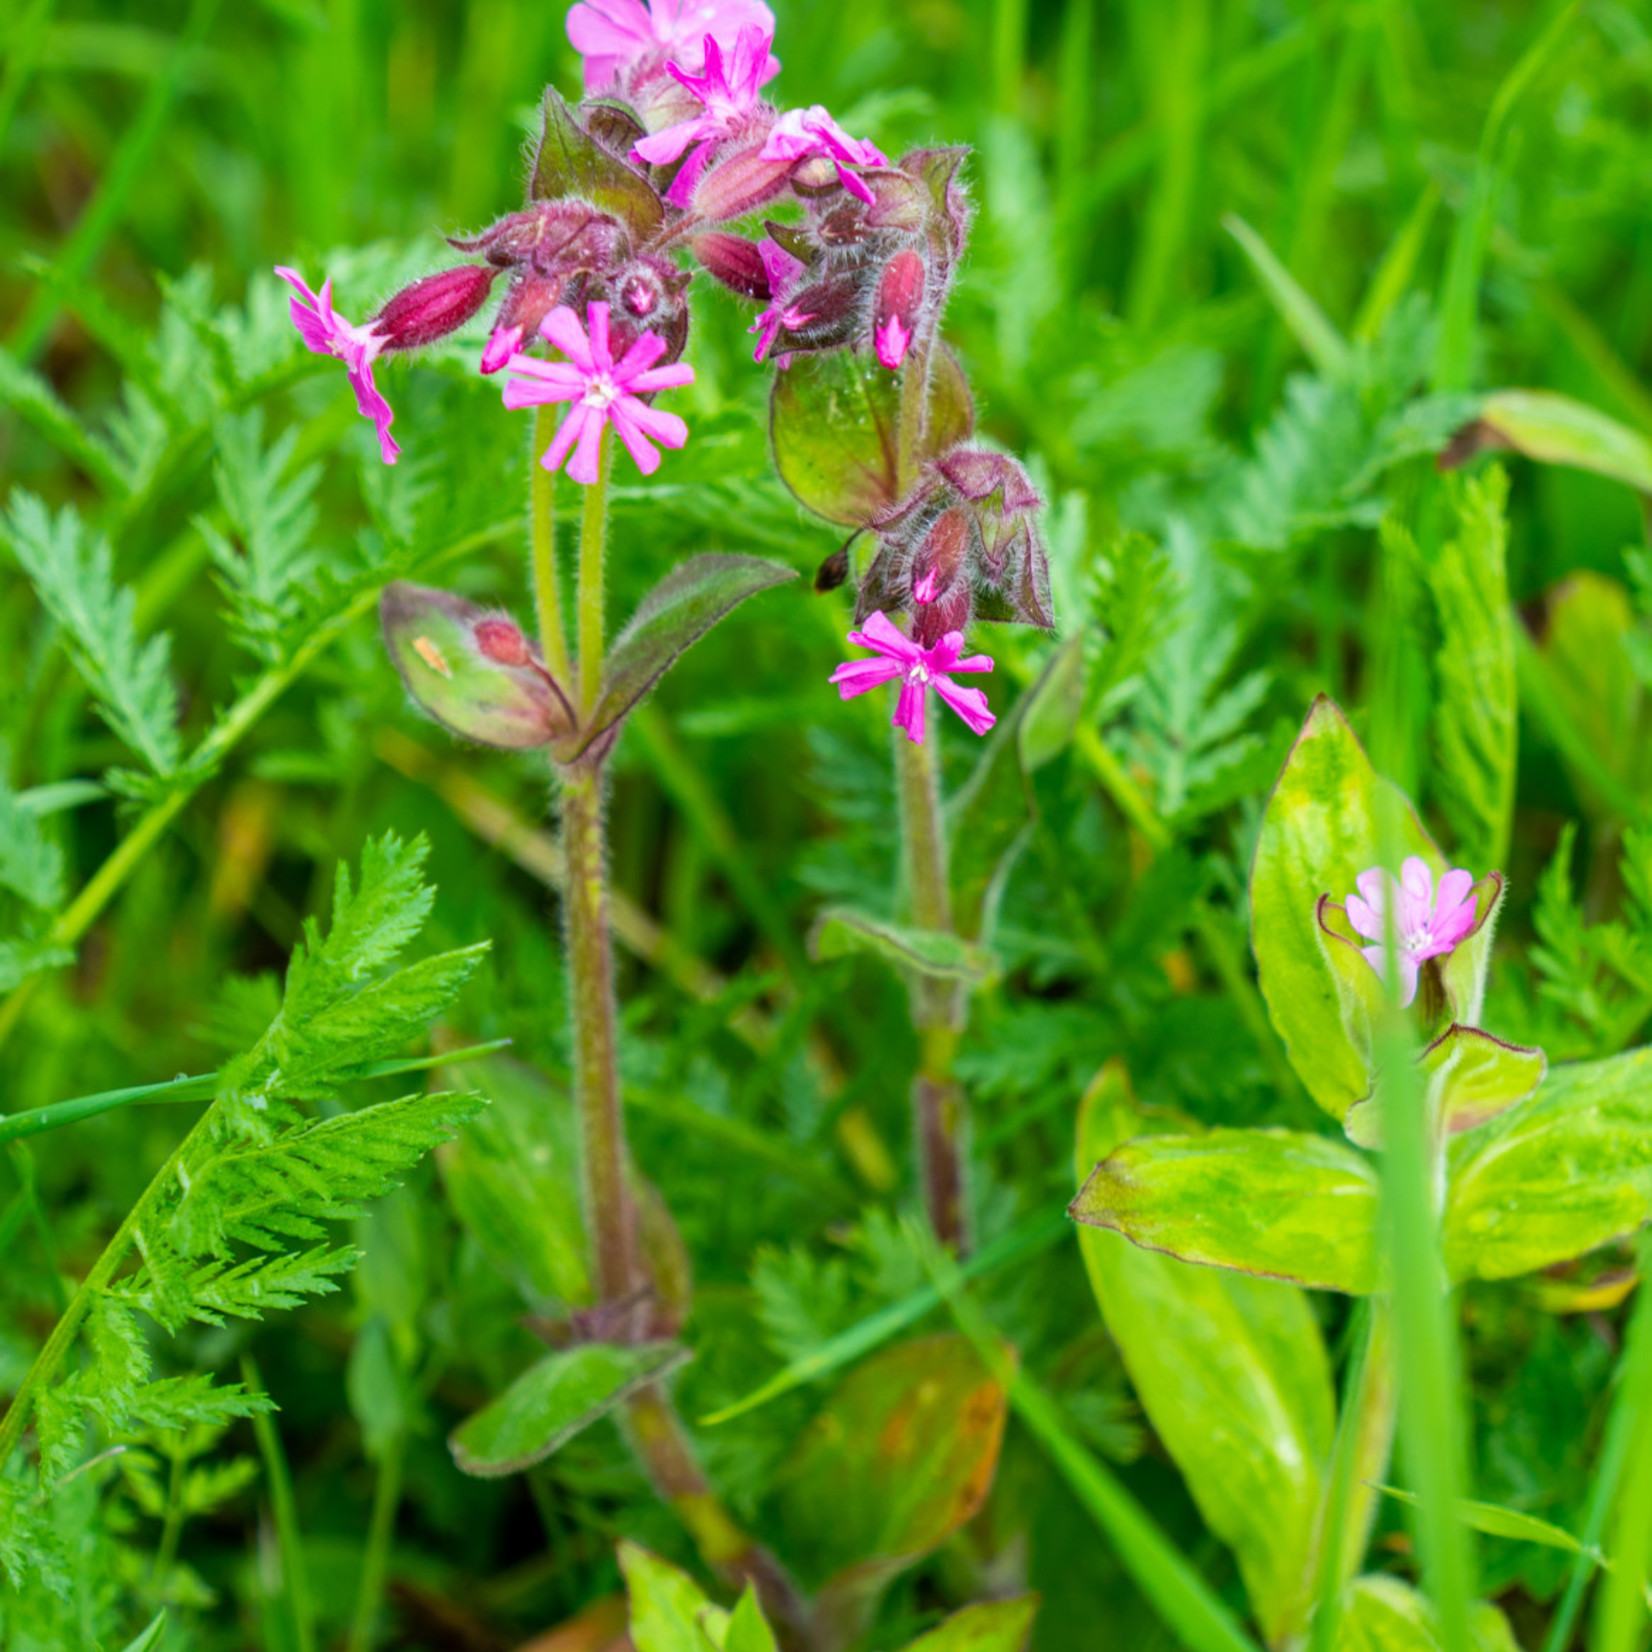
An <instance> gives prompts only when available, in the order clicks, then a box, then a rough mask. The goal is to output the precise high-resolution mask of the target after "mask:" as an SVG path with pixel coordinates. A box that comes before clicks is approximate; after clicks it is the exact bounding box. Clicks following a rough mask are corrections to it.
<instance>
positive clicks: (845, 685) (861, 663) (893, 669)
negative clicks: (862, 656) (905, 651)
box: [829, 655, 905, 700]
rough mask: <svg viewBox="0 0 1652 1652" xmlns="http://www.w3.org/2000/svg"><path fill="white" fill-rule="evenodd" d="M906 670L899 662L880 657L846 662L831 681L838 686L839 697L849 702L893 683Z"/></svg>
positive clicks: (832, 676) (834, 673)
mask: <svg viewBox="0 0 1652 1652" xmlns="http://www.w3.org/2000/svg"><path fill="white" fill-rule="evenodd" d="M904 670H905V668H904V667H903V666H902V665H901V663H900V661H899V660H891V659H887V658H885V657H884V656H882V655H880V656H879V657H878V658H877V659H873V660H845V661H844V662H843V664H842V665H840V666H839V667H838V668H837V670H836V671H834V672H833V673H832V675H831V677H830V679H829V680H830V681H831V682H833V683H835V684H836V685H837V691H838V693H839V695H840V696H841V697H842V698H843V699H845V700H847V699H849V698H850V697H851V696H853V695H856V694H864V693H866V691H867V690H868V689H871V688H881V687H882V686H883V685H884V684H885V683H892V682H893V681H894V680H895V679H896V678H897V677H899V676H901V675H902V673H903V671H904Z"/></svg>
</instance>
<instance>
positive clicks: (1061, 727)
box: [1016, 632, 1084, 774]
mask: <svg viewBox="0 0 1652 1652" xmlns="http://www.w3.org/2000/svg"><path fill="white" fill-rule="evenodd" d="M1016 709H1017V710H1018V712H1019V713H1020V717H1019V724H1018V727H1017V729H1016V744H1017V746H1018V747H1019V749H1020V753H1021V764H1022V767H1023V768H1025V769H1026V771H1027V773H1028V774H1033V773H1036V772H1037V771H1038V770H1039V769H1041V768H1043V767H1044V765H1045V764H1046V763H1049V762H1052V761H1054V759H1055V758H1057V757H1059V756H1060V755H1061V753H1062V752H1064V751H1065V750H1066V749H1067V747H1068V746H1069V745H1070V744H1071V743H1072V739H1073V731H1074V729H1076V728H1077V727H1078V721H1079V719H1080V718H1081V717H1082V716H1083V715H1084V634H1083V632H1075V633H1074V635H1072V636H1070V637H1069V638H1068V639H1067V640H1066V641H1065V642H1064V643H1062V645H1061V646H1060V647H1059V648H1058V649H1056V651H1055V653H1053V654H1052V655H1051V656H1050V660H1049V663H1048V664H1047V665H1046V666H1045V667H1044V670H1043V672H1042V673H1041V674H1040V676H1039V678H1038V681H1037V682H1035V683H1034V684H1033V686H1032V687H1031V688H1029V689H1028V690H1027V692H1026V694H1025V695H1023V696H1022V698H1021V701H1020V702H1019V703H1018V705H1017V708H1016Z"/></svg>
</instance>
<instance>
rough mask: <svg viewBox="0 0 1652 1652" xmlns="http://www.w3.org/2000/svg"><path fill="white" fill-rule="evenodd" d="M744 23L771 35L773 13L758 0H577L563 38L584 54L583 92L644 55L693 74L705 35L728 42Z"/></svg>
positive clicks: (605, 83)
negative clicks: (679, 66)
mask: <svg viewBox="0 0 1652 1652" xmlns="http://www.w3.org/2000/svg"><path fill="white" fill-rule="evenodd" d="M745 28H755V29H761V30H763V31H764V33H765V34H767V35H768V36H769V37H770V38H771V39H772V38H773V36H774V13H773V12H772V11H770V10H769V8H768V7H767V6H766V5H764V4H763V3H762V0H647V3H646V4H644V0H579V3H578V4H577V5H575V6H574V7H572V9H571V10H570V11H569V13H568V39H569V40H570V41H571V42H572V43H573V47H574V50H575V51H576V52H578V53H579V54H580V55H581V56H582V57H583V58H584V59H585V90H586V91H587V92H601V91H606V90H607V89H608V88H609V87H610V86H612V85H613V84H614V82H615V80H616V79H618V77H619V76H620V75H621V74H622V73H624V71H625V70H627V69H629V68H632V67H633V66H635V65H637V64H640V63H643V62H645V61H647V60H649V59H652V60H653V61H654V62H655V64H656V65H658V64H663V63H665V62H667V61H674V62H676V63H678V64H680V65H681V66H682V67H683V68H684V69H687V70H689V71H690V72H691V73H694V74H698V73H699V71H700V69H701V68H702V66H703V65H704V62H705V59H704V56H703V55H702V54H703V48H704V42H705V40H706V39H707V37H708V36H709V37H710V38H712V39H714V40H716V41H717V42H718V43H719V44H720V45H721V44H732V43H733V41H734V39H735V37H736V36H737V35H738V34H739V32H740V31H741V30H742V29H745ZM775 67H776V69H778V68H779V65H778V64H776V65H775Z"/></svg>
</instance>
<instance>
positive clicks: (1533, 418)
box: [1441, 390, 1652, 494]
mask: <svg viewBox="0 0 1652 1652" xmlns="http://www.w3.org/2000/svg"><path fill="white" fill-rule="evenodd" d="M1488 448H1489V449H1493V450H1497V449H1505V450H1512V451H1513V452H1515V453H1519V454H1522V455H1524V456H1525V457H1526V458H1528V459H1535V460H1537V461H1538V462H1539V463H1540V464H1545V465H1570V466H1572V467H1574V468H1575V469H1578V470H1592V471H1594V472H1595V474H1596V475H1597V476H1606V477H1610V478H1611V479H1612V480H1613V481H1614V482H1623V483H1625V484H1627V485H1628V486H1629V487H1632V488H1635V489H1638V490H1639V491H1640V492H1641V493H1645V494H1652V442H1649V441H1648V440H1647V439H1646V438H1645V437H1644V436H1642V435H1641V434H1640V433H1639V431H1635V430H1631V429H1630V428H1629V426H1628V425H1625V424H1620V423H1619V422H1618V421H1617V420H1616V419H1614V418H1611V417H1609V416H1608V415H1607V414H1605V413H1602V412H1601V411H1600V409H1599V408H1595V407H1590V406H1589V405H1588V404H1587V403H1585V402H1580V401H1576V400H1574V399H1573V398H1572V397H1570V396H1562V395H1560V394H1559V393H1558V392H1557V391H1553V390H1494V391H1493V392H1492V393H1491V394H1490V395H1489V396H1487V397H1486V398H1485V400H1484V401H1483V402H1481V404H1480V417H1479V418H1478V419H1476V420H1475V421H1474V422H1473V423H1472V424H1469V425H1466V426H1465V427H1464V428H1463V429H1462V430H1460V431H1458V433H1457V435H1456V436H1455V437H1454V438H1453V439H1452V443H1451V446H1450V447H1449V448H1447V450H1446V452H1445V455H1444V456H1443V458H1442V461H1441V462H1442V463H1443V464H1447V465H1452V464H1464V463H1466V462H1467V461H1468V460H1469V459H1471V458H1472V457H1473V456H1474V455H1475V454H1477V453H1483V452H1485V451H1486V450H1487V449H1488Z"/></svg>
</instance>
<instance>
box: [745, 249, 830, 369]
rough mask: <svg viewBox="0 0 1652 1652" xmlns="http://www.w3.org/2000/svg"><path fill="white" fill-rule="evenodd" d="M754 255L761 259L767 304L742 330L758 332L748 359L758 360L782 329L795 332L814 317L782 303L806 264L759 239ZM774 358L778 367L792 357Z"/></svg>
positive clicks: (788, 364)
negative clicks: (767, 294) (766, 290)
mask: <svg viewBox="0 0 1652 1652" xmlns="http://www.w3.org/2000/svg"><path fill="white" fill-rule="evenodd" d="M757 255H758V257H759V258H761V259H762V260H763V268H764V270H765V271H766V272H767V273H768V277H769V307H768V309H766V310H765V311H764V312H763V313H762V314H761V315H760V316H759V317H758V318H757V319H756V320H755V321H754V322H753V323H752V324H751V326H749V327H748V328H747V329H746V331H747V332H748V333H758V334H760V335H761V337H759V339H758V340H757V352H756V354H755V355H753V357H752V358H751V359H752V360H753V361H762V360H763V359H764V358H765V357H766V356H767V355H768V353H769V351H770V350H772V349H773V348H774V341H775V340H776V339H777V338H778V337H779V336H780V333H781V330H782V329H785V330H786V331H788V332H795V331H796V330H797V329H798V328H799V327H807V326H808V325H809V323H810V322H811V321H813V320H814V312H813V311H812V310H805V309H802V308H800V307H799V306H797V305H795V304H788V303H787V302H786V295H787V294H788V293H789V292H791V290H792V288H793V287H795V286H796V285H797V280H798V277H799V276H800V275H802V274H803V272H804V271H805V270H806V269H807V268H808V267H809V266H808V265H807V264H805V263H804V262H803V260H802V259H801V258H794V257H793V256H792V254H791V253H789V252H787V251H786V249H785V248H784V247H780V246H776V245H775V244H774V242H773V241H762V242H759V243H758V247H757ZM775 360H776V362H777V364H778V365H779V366H781V367H789V366H791V361H792V358H791V355H790V354H789V353H787V354H785V355H781V356H777V357H776V358H775Z"/></svg>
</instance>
